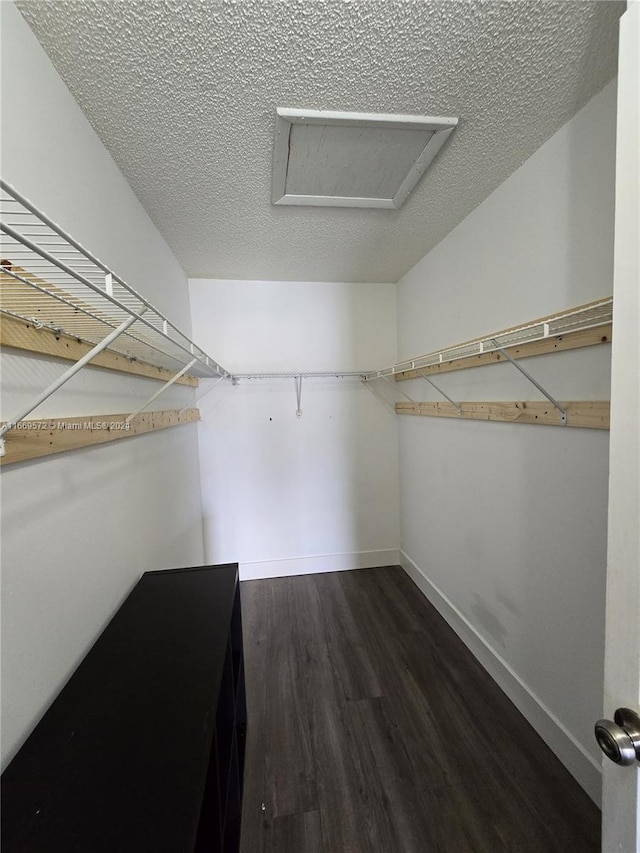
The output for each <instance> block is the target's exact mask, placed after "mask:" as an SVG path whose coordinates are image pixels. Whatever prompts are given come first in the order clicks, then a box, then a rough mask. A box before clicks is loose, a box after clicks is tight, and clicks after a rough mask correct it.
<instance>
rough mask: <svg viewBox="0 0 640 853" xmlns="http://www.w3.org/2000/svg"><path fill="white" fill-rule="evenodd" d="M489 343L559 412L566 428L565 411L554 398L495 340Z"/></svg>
mask: <svg viewBox="0 0 640 853" xmlns="http://www.w3.org/2000/svg"><path fill="white" fill-rule="evenodd" d="M491 343H492V344H493V345H494V346H495V348H496V349H497V350H498V352H500V353H502V355H503V356H504V357H505V358H506V359H507V361H510V362H511V364H512V365H513V366H514V367H515V368H516V370H519V371H520V373H522V375H523V376H524V377H525V378H526V379H528V380H529V382H531V384H532V385H534V386H535V387H536V388H537V389H538V391H540V393H541V394H544V396H545V397H546V398H547V400H548V401H549V402H550V403H551V405H552V406H554V407H555V408H556V409H557V410H558V411H559V412H560V421H561V422H562V424H563V425H564V426H566V425H567V410H566V409H564V408H563V407H562V406H561V405H560V403H559V402H558V401H557V400H556V399H555V397H552V396H551V394H549V392H548V391H547V390H546V388H543V386H542V385H541V384H540V383H539V382H538V381H537V380H535V379H534V378H533V376H532V375H531V374H530V373H529V372H528V371H526V370H525V369H524V367H522V365H520V364H518V362H517V361H516V360H515V358H513V357H512V356H511V355H509V353H508V352H507V351H506V349H504V347H501V346H500V344H499V343H498V342H497V341H496V339H495V338H492V340H491Z"/></svg>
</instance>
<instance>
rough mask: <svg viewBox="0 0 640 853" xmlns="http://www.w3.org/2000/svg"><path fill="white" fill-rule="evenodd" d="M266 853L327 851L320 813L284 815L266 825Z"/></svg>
mask: <svg viewBox="0 0 640 853" xmlns="http://www.w3.org/2000/svg"><path fill="white" fill-rule="evenodd" d="M264 850H265V853H301V851H304V853H326V849H325V848H324V846H323V844H322V830H321V825H320V813H319V812H317V811H313V812H303V813H302V814H291V815H284V816H283V817H277V818H275V819H274V820H272V821H269V822H267V823H266V825H265V847H264Z"/></svg>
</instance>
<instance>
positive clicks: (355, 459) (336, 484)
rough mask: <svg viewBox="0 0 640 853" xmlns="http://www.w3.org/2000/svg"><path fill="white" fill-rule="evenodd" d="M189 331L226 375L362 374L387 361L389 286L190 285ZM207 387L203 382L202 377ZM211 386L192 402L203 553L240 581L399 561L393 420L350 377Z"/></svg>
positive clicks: (391, 332)
mask: <svg viewBox="0 0 640 853" xmlns="http://www.w3.org/2000/svg"><path fill="white" fill-rule="evenodd" d="M189 284H190V291H191V305H192V314H193V316H192V323H193V337H194V340H195V341H196V343H197V344H199V345H200V346H202V347H203V348H205V349H207V348H208V350H210V351H212V352H213V351H215V352H216V353H217V357H218V358H219V359H220V360H221V362H222V363H223V364H224V365H225V367H226V368H227V370H230V371H231V372H233V373H247V372H250V371H255V372H260V373H265V372H271V371H275V372H277V371H305V370H309V371H311V370H316V371H318V370H364V369H372V368H374V367H376V366H379V365H384V364H390V363H393V362H394V361H395V358H396V352H395V287H394V285H386V284H342V283H313V282H304V283H300V282H264V281H247V282H240V281H215V280H204V279H195V280H190V282H189ZM203 390H206V388H205V386H204V384H203ZM296 406H297V404H296V395H295V386H294V381H293V379H287V380H270V381H266V380H242V381H241V383H240V385H239V386H237V387H232V386H230V385H227V384H226V383H225V384H224V385H220V386H218V387H217V388H216V389H215V390H213V391H212V392H211V393H210V394H209V395H208V396H207V397H206V398H204V399H203V400H202V402H201V403H200V410H201V415H202V421H201V423H200V425H199V429H200V459H201V481H202V503H203V513H204V527H205V555H206V559H207V560H208V561H212V562H225V561H227V560H234V561H236V560H237V561H239V562H240V568H241V577H243V578H253V577H275V576H279V575H289V574H299V573H303V572H313V571H334V570H339V569H347V568H363V567H368V566H375V565H386V564H390V563H391V564H393V563H396V562H397V559H398V550H397V549H398V544H399V524H398V467H397V432H396V429H397V425H396V421H395V415H394V414H393V412H392V411H391V410H389V408H388V407H385V406H384V405H383V404H382V403H381V402H380V401H379V400H378V399H377V398H376V397H374V395H373V394H372V393H371V392H370V391H369V390H368V389H367V388H366V387H364V386H363V384H362V383H361V382H360V380H359V379H356V380H346V379H342V380H338V379H329V380H327V379H315V380H311V379H308V380H304V382H303V390H302V411H303V414H302V417H301V418H300V419H298V418H297V417H296Z"/></svg>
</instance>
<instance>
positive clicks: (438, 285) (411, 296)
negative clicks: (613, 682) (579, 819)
mask: <svg viewBox="0 0 640 853" xmlns="http://www.w3.org/2000/svg"><path fill="white" fill-rule="evenodd" d="M615 118H616V90H615V82H614V83H612V84H610V85H609V86H607V87H606V88H605V89H604V90H603V91H602V92H601V93H600V94H599V95H597V96H596V97H595V98H593V100H592V101H591V102H590V103H589V104H588V105H587V106H586V107H585V108H584V109H583V110H582V111H580V112H579V113H578V114H577V115H576V116H575V117H574V118H573V119H572V120H571V121H570V122H569V123H568V124H567V125H565V126H564V127H563V128H562V129H561V130H559V131H558V132H557V133H556V134H555V136H553V137H552V138H551V139H550V140H549V141H548V142H547V143H545V145H543V146H542V148H540V149H539V150H538V151H537V152H536V153H535V154H534V155H533V156H532V157H531V158H530V159H529V160H528V161H527V162H525V163H524V165H523V166H522V167H521V168H520V169H519V170H518V171H517V172H516V173H514V174H513V175H512V176H511V177H510V178H509V179H508V180H507V181H505V183H504V184H502V185H501V186H500V187H499V188H498V189H497V190H496V191H495V192H494V193H493V194H492V195H491V196H490V197H489V198H488V199H487V200H486V201H485V202H484V203H483V204H481V205H480V206H479V207H478V208H476V210H475V211H474V212H473V213H472V214H470V215H469V216H468V217H467V218H466V219H465V220H464V221H463V222H462V223H461V224H460V225H459V226H458V227H457V228H456V229H455V230H454V231H453V232H451V234H449V236H448V237H447V238H446V239H445V240H443V241H442V243H440V244H439V245H438V246H437V247H436V248H435V249H434V250H433V251H432V252H431V253H430V254H428V255H427V256H425V257H424V258H423V259H422V261H420V263H418V264H417V265H416V266H415V267H414V268H413V269H412V270H411V271H410V272H409V273H408V274H407V275H406V276H405V277H404V278H403V279H402V280H401V282H400V283H399V285H398V349H399V352H398V356H399V358H407V357H410V356H414V355H418V354H420V353H425V352H429V351H432V350H434V349H436V348H438V347H439V346H444V345H447V344H453V343H456V342H458V341H462V340H465V339H469V338H472V337H475V336H478V335H482V334H485V333H489V332H491V331H497V330H499V329H501V328H504V327H507V326H510V325H515V324H518V323H521V322H526V321H527V320H529V319H534V318H536V317H539V316H543V315H545V314H550V313H553V312H555V311H560V310H562V309H565V308H571V307H573V306H575V305H579V304H581V303H585V302H588V301H591V300H594V299H597V298H599V297H602V296H606V295H609V294H611V292H612V273H613V223H614V217H613V210H614V208H613V203H614V164H615ZM609 349H610V348H609V346H608V345H607V346H603V347H598V348H592V349H589V350H582V351H575V352H571V353H562V354H555V355H553V356H541V357H537V358H530V359H527V363H526V366H527V368H528V369H529V370H530V371H531V372H532V373H533V375H535V376H536V378H537V379H539V380H540V381H542V382H543V384H545V385H546V386H547V387H548V389H549V391H550V392H551V393H552V394H554V395H555V396H556V397H557V398H559V399H608V396H609V372H610V352H609ZM439 381H440V383H441V385H442V388H443V390H445V391H446V392H447V393H448V394H449V395H450V396H451V397H453V398H454V399H456V400H500V399H503V400H510V399H521V400H527V399H541V395H540V394H539V393H538V392H537V391H536V389H535V388H533V387H532V386H530V385H529V384H528V383H527V382H526V380H525V379H524V378H523V377H521V376H520V374H518V373H517V372H516V371H515V369H514V368H513V367H511V366H510V365H508V364H505V365H494V366H491V367H486V368H478V369H475V370H470V371H463V372H460V373H458V374H446V375H443V376H441V377H440V380H439ZM406 386H407V387H406V390H407V391H409V393H412V394H413V395H414V396H415V397H416V399H424V400H427V399H430V400H431V399H437V395H436V394H435V392H432V391H431V389H430V388H429V387H428V386H427V385H426V383H424V382H421V381H420V380H416V381H414V382H412V383H407V384H406ZM400 421H401V422H400V425H399V435H400V482H401V517H402V549H403V552H404V554H403V556H402V559H403V564H404V565H405V567H406V568H407V570H408V571H409V572H410V574H412V576H413V577H414V578H415V579H416V580H417V582H418V583H419V584H420V586H421V587H422V588H423V590H424V591H425V592H426V594H427V595H428V596H429V597H430V598H431V599H432V600H433V601H434V602H435V603H436V604H437V606H438V607H439V608H440V609H441V611H442V612H443V614H444V615H445V616H446V617H447V618H448V619H449V620H450V622H451V623H452V624H453V626H454V627H455V628H456V630H457V631H458V632H459V633H460V634H461V635H462V636H463V638H464V639H465V640H466V641H467V642H468V644H469V645H470V646H471V648H472V649H473V651H474V652H475V653H476V655H477V656H478V657H479V658H480V659H481V660H482V662H483V664H484V665H485V666H486V667H487V668H488V669H489V671H490V672H492V674H493V675H494V677H495V678H496V679H497V680H498V681H499V683H501V685H502V686H503V688H504V689H505V690H506V691H507V693H508V694H509V695H510V696H511V697H512V699H513V700H514V701H515V702H516V704H517V705H518V706H519V707H520V708H521V710H523V712H524V713H525V715H526V716H528V718H529V719H530V720H531V722H532V723H533V724H534V725H535V726H536V727H537V728H538V730H539V731H540V733H541V734H542V735H543V736H544V737H545V738H546V739H547V741H548V743H549V744H550V745H551V746H552V747H553V748H554V749H555V751H556V752H557V753H558V755H559V756H560V757H561V758H562V759H563V761H564V762H565V763H566V764H567V766H568V767H569V769H570V770H572V772H573V773H574V775H576V777H577V778H578V779H579V780H580V781H581V782H582V784H583V785H584V786H585V787H586V789H587V790H588V791H589V793H590V794H591V795H592V796H593V797H594V798H595V799H597V798H598V796H599V785H600V778H599V776H600V756H599V754H598V750H597V747H596V745H595V742H594V740H593V736H592V728H593V723H594V720H595V719H597V717H598V716H599V714H600V708H601V696H602V684H603V648H604V596H605V565H606V544H607V471H608V457H607V454H608V433H606V432H600V431H596V430H580V429H563V428H551V427H536V426H523V425H520V426H518V425H510V424H502V423H482V422H471V421H461V422H457V421H454V420H440V419H432V418H413V417H403V418H400Z"/></svg>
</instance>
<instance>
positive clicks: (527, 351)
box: [395, 323, 612, 382]
mask: <svg viewBox="0 0 640 853" xmlns="http://www.w3.org/2000/svg"><path fill="white" fill-rule="evenodd" d="M611 340H612V325H611V323H607V324H606V325H603V326H597V327H595V328H593V329H582V330H580V331H577V332H564V333H563V334H561V335H554V336H551V337H548V338H543V339H541V340H538V341H531V342H530V343H525V344H515V345H514V346H508V347H505V348H504V349H505V350H506V352H508V353H509V355H510V356H512V357H513V358H516V359H518V358H530V357H531V356H534V355H545V354H546V353H551V352H563V351H564V350H571V349H579V348H580V347H590V346H596V345H597V344H608V343H611ZM415 360H416V361H418V360H419V359H415ZM506 360H507V359H506V358H505V357H504V356H503V355H502V353H500V352H487V353H482V354H481V355H476V354H473V355H470V356H467V357H465V358H458V359H455V360H454V361H443V362H441V363H439V364H430V365H428V366H426V367H421V368H420V369H419V370H405V371H403V372H402V373H396V374H395V378H396V381H398V382H400V381H403V380H405V379H416V378H418V377H420V375H421V373H426V374H427V376H428V375H429V374H435V373H449V372H450V371H452V370H468V369H469V368H471V367H482V366H483V365H486V364H497V363H498V362H501V361H506Z"/></svg>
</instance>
